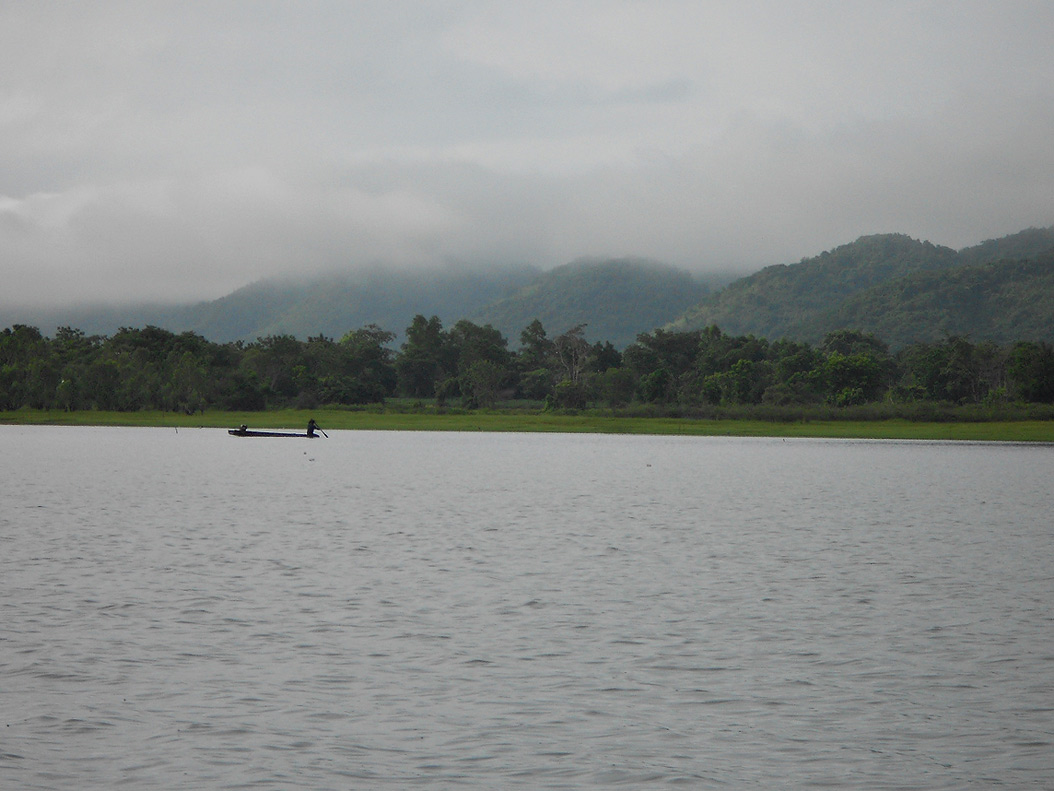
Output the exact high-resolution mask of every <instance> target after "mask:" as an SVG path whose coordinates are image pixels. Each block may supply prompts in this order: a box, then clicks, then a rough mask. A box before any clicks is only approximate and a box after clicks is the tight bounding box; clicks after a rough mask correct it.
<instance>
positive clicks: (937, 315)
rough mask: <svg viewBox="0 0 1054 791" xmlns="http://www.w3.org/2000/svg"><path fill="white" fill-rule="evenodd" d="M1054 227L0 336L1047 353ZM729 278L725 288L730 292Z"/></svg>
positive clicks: (30, 320) (318, 285)
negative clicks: (1022, 349) (573, 341)
mask: <svg viewBox="0 0 1054 791" xmlns="http://www.w3.org/2000/svg"><path fill="white" fill-rule="evenodd" d="M1052 270H1054V226H1052V227H1047V228H1029V229H1026V230H1023V231H1021V232H1019V233H1016V234H1012V235H1010V236H1006V237H1003V238H1001V239H993V240H987V241H984V242H982V243H980V244H978V245H975V246H972V247H968V248H965V249H962V250H959V251H955V250H952V249H951V248H948V247H943V246H940V245H935V244H932V243H931V242H928V241H920V240H916V239H912V238H910V237H909V236H906V235H904V234H876V235H870V236H863V237H860V238H859V239H857V240H856V241H855V242H851V243H849V244H845V245H841V246H839V247H836V248H834V249H832V250H829V251H826V252H823V253H821V254H820V255H817V256H813V257H809V258H803V259H802V260H801V261H800V262H798V263H795V264H778V265H774V266H769V267H766V268H764V269H762V270H760V271H758V272H756V273H754V274H752V275H749V276H747V277H741V278H738V279H733V278H729V277H727V276H724V277H722V276H720V275H710V276H706V277H703V276H698V275H692V274H690V273H689V272H687V271H684V270H682V269H678V268H676V267H671V266H668V265H665V264H661V263H658V262H655V261H649V260H645V259H638V258H616V259H581V260H578V261H574V262H572V263H569V264H566V265H564V266H560V267H557V268H555V269H553V270H550V271H542V270H540V269H538V268H535V267H531V266H520V267H499V268H495V269H491V270H485V269H480V270H472V271H470V270H453V269H450V270H421V271H385V270H374V271H370V272H360V273H346V274H333V275H328V276H325V277H314V278H309V279H302V280H290V279H286V280H279V279H271V280H263V281H259V282H256V283H252V284H250V285H247V286H245V287H243V288H240V289H238V290H236V291H234V292H232V293H230V294H228V295H226V296H224V297H222V298H220V299H216V300H212V301H207V302H200V303H196V304H191V305H130V306H129V305H126V306H113V305H102V306H87V307H85V306H81V307H74V308H66V309H51V310H46V309H18V308H4V309H0V327H6V326H12V325H14V324H28V325H31V326H36V327H39V328H40V329H41V330H42V331H43V332H44V333H45V334H48V335H50V334H53V333H54V331H55V330H56V329H57V328H58V327H60V326H71V327H76V328H78V329H81V330H83V331H84V332H86V333H87V334H89V335H111V334H113V333H114V332H116V331H117V330H118V329H119V328H120V327H144V326H146V325H155V326H158V327H161V328H164V329H168V330H171V331H173V332H184V331H191V332H195V333H198V334H200V335H202V336H204V337H205V338H207V339H209V340H211V341H216V342H228V341H246V342H251V341H254V340H255V339H257V338H259V337H266V336H269V335H281V334H288V335H293V336H296V337H298V338H300V339H306V338H308V337H311V336H318V335H324V336H327V337H334V338H339V337H341V336H343V335H344V334H345V333H347V332H348V331H350V330H354V329H358V328H361V327H363V326H365V325H367V324H376V325H378V326H380V327H381V328H383V329H385V330H388V331H391V332H393V333H396V335H397V340H396V343H399V342H400V341H401V339H402V334H403V332H404V331H405V329H406V327H408V326H409V324H410V322H411V321H412V319H413V317H414V316H415V315H416V314H422V315H424V316H426V317H430V316H433V315H435V316H438V317H439V318H440V319H441V321H442V322H443V324H444V326H447V327H449V326H451V325H453V324H454V323H456V322H457V321H459V320H460V319H468V320H470V321H473V322H475V323H477V324H491V325H493V326H494V327H495V328H497V329H499V330H500V331H501V332H502V334H503V335H504V336H505V337H506V338H507V339H508V340H509V342H510V345H512V346H516V345H517V344H518V341H519V333H520V331H521V330H523V328H524V327H526V326H527V325H528V324H529V323H530V322H531V321H533V320H534V319H539V320H540V321H541V322H542V324H543V325H544V327H545V328H546V330H547V332H548V333H549V335H550V336H555V335H557V334H559V333H561V332H565V331H566V330H568V329H570V328H572V327H574V326H577V325H580V324H584V325H586V327H585V334H586V336H587V337H588V338H589V339H590V340H591V341H611V342H612V343H613V344H614V345H615V346H617V347H620V348H622V347H625V346H626V345H628V344H629V343H631V342H633V340H634V339H635V337H636V336H637V334H639V333H642V332H650V331H652V330H654V329H656V328H659V327H665V328H666V329H669V330H681V331H688V330H693V329H699V328H702V327H706V326H710V325H717V326H718V327H720V328H721V330H722V331H724V332H726V333H728V334H733V335H747V334H753V335H756V336H759V337H765V338H769V339H772V340H775V339H778V338H791V339H795V340H804V341H808V342H811V343H814V342H817V341H819V340H820V339H822V338H823V336H824V335H825V334H826V333H828V332H832V331H835V330H839V329H856V330H864V331H868V332H873V333H875V334H876V335H878V336H879V337H880V338H883V339H885V340H887V342H889V343H891V344H892V345H894V346H899V345H904V344H909V343H912V342H915V341H920V340H936V339H940V338H942V337H945V336H946V335H947V334H964V335H969V336H970V337H971V338H972V339H973V340H974V341H981V340H995V341H998V342H1010V341H1013V340H1018V339H1021V340H1054V275H1052ZM730 280H731V282H729V281H730Z"/></svg>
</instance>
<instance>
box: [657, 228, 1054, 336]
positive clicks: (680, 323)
mask: <svg viewBox="0 0 1054 791" xmlns="http://www.w3.org/2000/svg"><path fill="white" fill-rule="evenodd" d="M1051 251H1054V227H1051V228H1038V229H1037V228H1031V229H1028V230H1026V231H1022V232H1020V233H1017V234H1013V235H1011V236H1007V237H1004V238H1002V239H996V240H989V241H986V242H984V243H982V244H980V245H977V246H975V247H970V248H966V249H964V250H961V251H959V252H955V251H953V250H951V249H949V248H947V247H937V246H934V245H932V244H930V243H929V242H920V241H916V240H913V239H910V238H909V237H907V236H903V235H900V234H892V235H881V236H866V237H862V238H861V239H858V240H857V241H856V242H854V243H852V244H848V245H843V246H841V247H838V248H836V249H834V250H831V251H830V252H826V253H823V254H821V255H819V256H816V257H814V258H807V259H803V260H802V261H801V262H800V263H798V264H792V265H781V266H771V267H767V268H765V269H763V270H761V271H760V272H757V273H755V274H753V275H750V276H748V277H745V278H743V279H741V280H738V281H736V282H734V283H732V284H730V285H729V286H727V287H726V288H724V289H723V290H721V291H719V292H716V293H714V294H712V295H710V296H709V297H707V298H706V299H705V300H704V301H703V302H702V303H700V304H699V305H698V306H695V307H693V308H692V309H690V310H688V311H686V312H685V314H684V315H682V316H681V317H680V318H678V319H677V320H675V321H673V322H671V323H670V324H669V325H667V328H668V329H673V330H679V331H686V330H692V329H700V328H702V327H706V326H708V325H710V324H716V325H718V326H720V327H723V328H729V329H730V330H731V331H734V332H742V333H752V334H755V335H761V336H764V337H770V338H789V339H794V340H805V341H810V342H816V341H818V340H819V339H820V338H822V337H823V336H824V335H825V334H827V333H829V332H833V331H836V330H841V329H860V330H865V331H868V332H873V333H876V334H877V335H879V336H880V337H883V338H885V339H886V340H887V341H888V342H889V343H890V344H891V345H892V346H893V347H899V346H903V345H905V344H908V343H912V342H915V341H927V340H936V339H939V338H942V337H945V336H946V335H947V334H948V333H952V334H955V333H959V334H965V335H969V336H970V337H972V338H974V339H975V340H996V341H1000V342H1008V341H1010V340H1013V339H1025V338H1032V339H1040V338H1042V339H1048V340H1050V339H1054V311H1052V306H1054V283H1052V279H1051V277H1050V276H1049V270H1050V268H1051V255H1050V252H1051ZM984 264H991V266H988V267H985V268H983V269H974V271H964V267H975V268H976V267H980V266H981V265H984Z"/></svg>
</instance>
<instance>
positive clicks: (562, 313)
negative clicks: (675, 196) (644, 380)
mask: <svg viewBox="0 0 1054 791" xmlns="http://www.w3.org/2000/svg"><path fill="white" fill-rule="evenodd" d="M708 291H709V289H708V288H707V286H706V285H705V284H703V283H702V282H700V281H698V280H696V279H693V278H692V276H691V275H689V274H688V273H687V272H685V271H683V270H681V269H676V268H674V267H671V266H666V265H664V264H659V263H656V262H653V261H643V260H639V259H628V258H623V259H614V260H595V261H586V260H583V261H576V262H573V263H570V264H566V265H565V266H560V267H557V268H556V269H553V270H552V271H550V272H546V273H545V274H543V275H541V276H539V277H538V279H537V280H535V281H534V282H533V283H531V284H529V285H527V286H524V287H523V288H521V289H519V290H518V291H516V292H515V293H513V294H512V295H511V296H509V297H506V298H505V299H502V300H499V301H498V302H495V303H493V304H490V305H487V306H486V307H484V308H482V309H481V310H478V311H476V312H475V313H474V314H471V315H470V316H469V317H468V318H470V319H471V320H472V321H475V322H477V323H480V324H491V325H493V326H494V327H495V328H497V329H498V330H500V331H501V332H502V333H503V334H505V335H507V336H509V337H511V338H516V337H517V334H518V333H519V331H520V330H521V329H522V328H523V327H525V326H526V325H527V324H529V323H530V322H531V321H533V320H535V319H538V320H539V321H541V322H542V324H543V325H545V326H546V327H548V328H550V329H551V330H553V331H555V332H564V331H566V330H569V329H571V328H572V327H575V326H579V325H584V334H585V336H586V337H587V338H590V339H592V340H594V341H610V342H611V343H612V344H613V345H614V346H616V347H618V348H624V347H625V346H627V345H628V344H630V343H632V342H633V340H634V338H636V337H637V335H638V333H641V332H650V331H651V330H653V329H655V328H656V327H659V326H662V325H663V324H665V323H666V322H667V321H668V320H669V319H670V317H671V316H676V315H677V314H678V313H680V312H681V311H682V310H684V309H685V308H687V307H688V306H689V305H693V304H695V303H696V302H698V301H699V300H700V299H702V298H703V297H704V296H705V295H706V294H707V293H708Z"/></svg>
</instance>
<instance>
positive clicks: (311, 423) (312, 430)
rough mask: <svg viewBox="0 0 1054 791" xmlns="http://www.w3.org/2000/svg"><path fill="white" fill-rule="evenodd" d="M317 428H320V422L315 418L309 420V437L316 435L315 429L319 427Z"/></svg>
mask: <svg viewBox="0 0 1054 791" xmlns="http://www.w3.org/2000/svg"><path fill="white" fill-rule="evenodd" d="M317 428H318V423H316V422H315V419H314V418H311V419H310V420H309V421H307V435H308V436H309V437H313V436H315V429H317Z"/></svg>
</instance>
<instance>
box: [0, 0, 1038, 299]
mask: <svg viewBox="0 0 1054 791" xmlns="http://www.w3.org/2000/svg"><path fill="white" fill-rule="evenodd" d="M1051 29H1054V6H1051V5H1049V4H1044V3H1034V2H1024V1H1022V2H1016V1H1015V0H1010V1H1009V2H998V3H997V2H971V1H969V0H967V1H966V2H957V3H944V2H922V3H915V2H911V3H909V2H896V1H894V2H889V3H880V4H879V3H863V2H862V3H853V2H850V3H827V2H819V1H817V2H807V3H794V4H788V3H782V2H774V1H773V2H743V3H737V4H734V5H732V4H724V3H697V2H677V1H676V0H671V1H670V2H662V3H648V4H642V3H633V2H615V1H614V0H592V1H589V0H585V1H578V2H544V1H543V2H538V3H531V4H520V5H516V4H498V3H492V2H471V1H470V2H462V3H457V4H450V3H442V2H423V1H421V2H419V1H415V2H399V1H398V0H396V1H394V2H392V1H390V0H389V1H388V2H359V3H343V2H335V1H334V2H314V3H295V4H294V3H289V4H268V5H263V4H259V3H254V2H227V3H222V4H211V3H150V2H146V3H144V2H131V3H106V4H75V5H62V6H59V5H51V4H29V3H25V4H5V5H3V6H2V7H0V74H2V75H3V76H2V77H0V276H2V283H0V304H2V303H7V304H11V303H15V302H61V301H75V300H86V299H100V298H103V299H105V298H113V299H121V300H128V299H140V298H142V299H173V300H175V299H179V300H184V299H198V298H212V297H216V296H219V295H221V294H223V293H226V292H227V291H230V290H231V289H233V288H236V287H238V286H241V285H244V284H245V283H247V282H250V281H252V280H255V279H258V278H260V277H264V276H268V275H273V274H280V273H288V272H312V271H322V270H328V269H334V268H354V267H359V266H367V265H369V266H374V265H376V264H385V265H391V266H399V267H406V266H427V265H439V264H448V263H451V262H454V263H456V262H467V263H473V264H476V265H478V264H486V263H489V262H492V263H495V264H504V263H508V262H518V261H525V262H530V263H536V264H541V265H544V266H549V265H555V264H559V263H563V262H565V261H568V260H571V259H573V258H577V257H580V256H587V255H605V254H612V255H625V254H636V255H644V256H648V257H653V258H659V259H664V260H667V261H670V262H671V263H676V264H680V265H683V266H687V267H689V268H693V269H707V268H711V269H712V268H728V267H739V268H742V269H751V268H755V267H759V266H762V265H765V264H769V263H776V262H788V261H793V260H797V259H798V258H800V257H802V256H804V255H812V254H815V253H817V252H819V251H820V250H822V249H826V248H829V247H831V246H834V245H837V244H841V243H843V242H846V241H850V240H852V239H853V238H855V237H856V236H858V235H860V234H864V233H875V232H881V231H903V232H906V233H909V234H911V235H913V236H917V237H921V238H927V239H930V240H932V241H934V242H937V243H943V244H949V245H952V246H963V245H967V244H972V243H975V242H978V241H981V240H982V239H985V238H989V237H992V236H999V235H1002V234H1005V233H1011V232H1013V231H1016V230H1020V229H1021V228H1023V227H1026V226H1028V225H1048V224H1050V223H1052V222H1054V149H1052V147H1051V145H1050V140H1051V139H1054V134H1052V133H1054V111H1052V109H1051V108H1052V107H1054V101H1052V100H1054V84H1052V81H1051V80H1050V75H1051V74H1054V54H1052V48H1050V47H1049V46H1048V42H1047V40H1046V38H1047V36H1048V33H1049V31H1050V30H1051Z"/></svg>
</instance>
